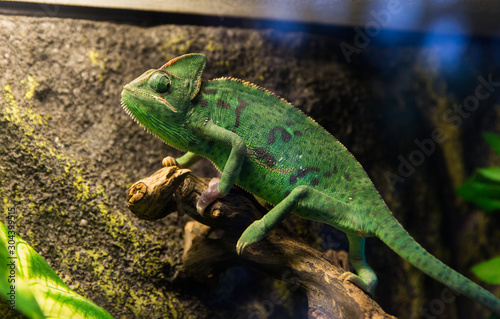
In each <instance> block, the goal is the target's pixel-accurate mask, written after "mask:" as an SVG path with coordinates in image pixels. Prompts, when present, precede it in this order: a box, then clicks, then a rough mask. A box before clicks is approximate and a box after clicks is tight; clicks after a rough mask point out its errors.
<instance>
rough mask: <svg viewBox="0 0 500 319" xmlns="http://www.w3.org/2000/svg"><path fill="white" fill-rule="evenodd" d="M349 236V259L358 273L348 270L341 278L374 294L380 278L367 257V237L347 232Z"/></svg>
mask: <svg viewBox="0 0 500 319" xmlns="http://www.w3.org/2000/svg"><path fill="white" fill-rule="evenodd" d="M347 238H348V239H349V261H350V262H351V265H352V266H353V267H354V269H355V270H356V273H357V275H355V274H353V273H352V272H349V271H347V272H345V273H343V274H342V275H341V277H340V278H341V279H343V280H344V281H350V282H352V283H353V284H355V285H356V286H358V287H359V288H361V289H362V290H364V291H365V292H366V293H368V294H369V295H371V296H373V292H374V290H375V287H376V286H377V283H378V279H377V275H376V274H375V272H374V271H373V269H372V268H371V267H370V266H369V265H368V263H367V262H366V259H365V241H366V239H365V238H364V237H359V236H357V235H353V234H347Z"/></svg>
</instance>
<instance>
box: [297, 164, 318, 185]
mask: <svg viewBox="0 0 500 319" xmlns="http://www.w3.org/2000/svg"><path fill="white" fill-rule="evenodd" d="M310 172H319V168H317V167H311V166H308V167H306V168H300V169H299V170H298V171H297V174H292V175H290V185H293V184H295V183H297V178H300V177H304V176H306V175H307V174H308V173H310Z"/></svg>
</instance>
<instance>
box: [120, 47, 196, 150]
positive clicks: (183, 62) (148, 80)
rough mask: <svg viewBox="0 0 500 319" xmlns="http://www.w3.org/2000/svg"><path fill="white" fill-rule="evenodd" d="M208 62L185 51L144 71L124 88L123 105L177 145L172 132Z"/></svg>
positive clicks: (141, 120) (186, 108)
mask: <svg viewBox="0 0 500 319" xmlns="http://www.w3.org/2000/svg"><path fill="white" fill-rule="evenodd" d="M205 64H206V57H205V56H204V55H203V54H186V55H183V56H180V57H178V58H175V59H173V60H170V61H169V62H167V63H166V64H165V65H163V66H162V67H161V68H159V69H158V70H148V71H146V72H144V73H143V74H142V75H141V76H140V77H138V78H137V79H135V80H134V81H132V82H130V83H129V84H127V85H125V87H124V88H123V91H122V94H121V105H122V107H123V109H124V110H125V111H126V112H127V113H128V114H129V115H130V116H132V117H133V118H134V119H135V120H136V121H137V122H139V123H140V124H141V125H142V126H144V128H146V129H147V130H148V131H150V132H151V133H153V134H154V135H156V136H158V137H159V138H161V139H162V140H164V141H165V142H167V143H169V144H173V146H176V145H175V144H177V143H176V142H177V141H174V140H172V138H173V135H174V136H175V135H177V134H175V132H176V131H178V130H180V129H181V126H182V124H183V123H184V119H185V115H186V112H187V111H188V109H189V107H190V106H191V102H192V100H193V99H194V98H195V96H196V95H197V94H198V92H199V90H200V86H201V74H202V72H203V70H204V69H205ZM172 133H174V134H172Z"/></svg>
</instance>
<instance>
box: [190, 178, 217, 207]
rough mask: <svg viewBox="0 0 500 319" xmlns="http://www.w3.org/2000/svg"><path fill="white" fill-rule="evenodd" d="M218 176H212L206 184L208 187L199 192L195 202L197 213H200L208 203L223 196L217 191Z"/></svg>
mask: <svg viewBox="0 0 500 319" xmlns="http://www.w3.org/2000/svg"><path fill="white" fill-rule="evenodd" d="M219 181H220V178H212V180H211V181H210V183H209V184H208V188H207V189H206V190H205V191H204V192H203V193H202V194H201V196H200V198H199V199H198V202H197V203H196V210H197V211H198V214H200V215H202V214H203V212H204V211H205V209H206V208H207V206H208V205H210V204H212V203H213V202H214V201H215V200H216V199H218V198H222V197H224V195H223V194H222V193H221V192H220V191H219Z"/></svg>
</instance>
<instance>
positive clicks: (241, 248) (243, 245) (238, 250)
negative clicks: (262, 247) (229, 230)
mask: <svg viewBox="0 0 500 319" xmlns="http://www.w3.org/2000/svg"><path fill="white" fill-rule="evenodd" d="M247 246H248V242H243V241H241V240H238V243H237V244H236V253H237V254H238V255H241V254H242V253H243V251H244V250H245V248H246V247H247Z"/></svg>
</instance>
